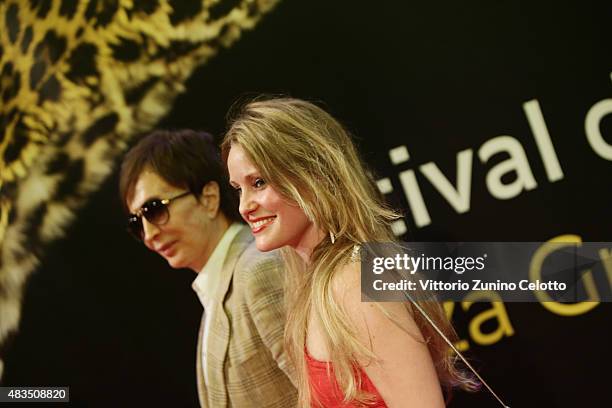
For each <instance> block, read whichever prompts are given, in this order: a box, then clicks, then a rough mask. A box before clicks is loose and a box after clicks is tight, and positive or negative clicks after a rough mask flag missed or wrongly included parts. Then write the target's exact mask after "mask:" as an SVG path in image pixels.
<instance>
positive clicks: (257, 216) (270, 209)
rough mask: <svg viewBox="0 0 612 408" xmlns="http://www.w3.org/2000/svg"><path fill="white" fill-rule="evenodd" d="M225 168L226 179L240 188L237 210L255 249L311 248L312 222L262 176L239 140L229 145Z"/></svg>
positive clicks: (312, 245)
mask: <svg viewBox="0 0 612 408" xmlns="http://www.w3.org/2000/svg"><path fill="white" fill-rule="evenodd" d="M227 168H228V172H229V176H230V183H231V184H232V186H233V187H234V188H235V189H237V190H239V192H240V214H241V215H242V217H243V218H244V219H245V221H246V222H247V223H248V224H249V226H250V227H251V231H252V233H253V235H254V236H255V244H256V245H257V249H259V250H260V251H263V252H266V251H271V250H273V249H277V248H281V247H284V246H286V245H288V246H290V247H292V248H294V249H296V250H297V251H298V252H302V250H306V251H308V252H311V251H312V248H314V246H316V244H317V243H318V239H316V237H317V236H318V234H316V231H317V229H316V228H315V226H314V224H313V222H312V221H310V220H309V219H308V217H306V214H305V213H304V211H303V210H302V209H301V208H300V207H299V206H298V204H297V203H295V202H290V201H288V200H287V199H286V198H284V197H283V196H281V195H280V194H279V193H278V191H276V189H275V188H274V187H273V186H272V185H270V184H268V183H267V181H266V180H264V179H263V177H262V175H261V172H260V171H259V169H258V168H257V166H255V164H254V163H253V162H252V161H251V159H250V158H249V157H248V156H247V154H246V152H245V151H244V149H243V148H242V147H241V146H240V145H239V144H233V145H232V147H231V149H230V152H229V155H228V158H227ZM313 237H315V239H314V242H313Z"/></svg>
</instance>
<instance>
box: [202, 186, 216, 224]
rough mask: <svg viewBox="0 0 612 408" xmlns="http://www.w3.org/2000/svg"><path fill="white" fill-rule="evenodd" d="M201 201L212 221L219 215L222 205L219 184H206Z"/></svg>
mask: <svg viewBox="0 0 612 408" xmlns="http://www.w3.org/2000/svg"><path fill="white" fill-rule="evenodd" d="M200 201H201V203H202V206H203V207H204V209H205V210H206V213H207V214H208V216H209V217H210V218H211V219H212V218H216V217H217V214H218V213H219V205H220V204H221V192H220V190H219V183H217V182H216V181H209V182H208V183H206V184H205V185H204V187H202V194H201V196H200Z"/></svg>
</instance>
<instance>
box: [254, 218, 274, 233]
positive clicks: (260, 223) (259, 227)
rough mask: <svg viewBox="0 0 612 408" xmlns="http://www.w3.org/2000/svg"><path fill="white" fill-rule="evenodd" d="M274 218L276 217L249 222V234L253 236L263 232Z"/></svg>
mask: <svg viewBox="0 0 612 408" xmlns="http://www.w3.org/2000/svg"><path fill="white" fill-rule="evenodd" d="M275 218H276V216H272V217H262V218H257V219H256V220H254V221H251V222H250V224H251V232H252V233H253V234H257V233H258V232H261V231H263V230H264V229H265V228H266V227H267V226H268V225H270V223H271V222H272V221H274V219H275Z"/></svg>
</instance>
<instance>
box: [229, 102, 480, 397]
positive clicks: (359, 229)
mask: <svg viewBox="0 0 612 408" xmlns="http://www.w3.org/2000/svg"><path fill="white" fill-rule="evenodd" d="M234 144H238V145H240V146H241V147H242V148H243V149H244V151H245V153H246V154H247V156H248V157H249V159H250V160H251V161H252V162H253V163H254V164H255V165H256V166H257V167H258V169H259V170H260V172H261V176H262V177H263V178H264V180H266V182H268V183H270V184H271V185H272V186H273V187H274V188H275V189H276V190H277V191H278V192H279V193H280V194H281V195H282V196H284V197H285V198H286V199H287V200H289V201H291V202H295V203H297V204H298V205H299V206H300V207H301V209H302V210H303V211H304V213H305V214H306V216H307V217H308V218H309V219H310V220H311V221H312V222H313V223H314V224H315V225H316V226H317V227H318V228H319V229H320V230H321V231H323V232H325V233H327V234H329V233H332V234H333V235H334V237H335V242H334V243H332V242H331V241H332V240H331V239H330V238H329V237H327V238H325V239H323V240H322V241H321V242H320V243H319V245H318V246H317V247H316V248H315V249H314V251H313V253H312V256H311V259H310V263H309V264H305V263H304V262H303V261H302V259H301V258H300V257H299V256H298V255H297V253H296V252H295V251H294V250H293V249H291V248H289V247H285V248H283V249H282V255H283V259H284V261H285V266H286V269H287V272H288V275H287V289H286V296H285V299H286V300H287V301H286V303H287V324H286V329H285V343H286V348H287V351H288V353H289V355H290V357H291V359H292V361H293V363H294V364H295V368H296V373H297V383H298V391H299V396H300V397H299V399H300V406H302V407H310V398H311V395H310V385H309V382H308V375H307V369H306V360H305V353H304V350H305V344H306V343H305V342H306V331H307V327H308V320H309V316H310V314H311V313H314V314H315V316H317V317H318V318H319V319H320V321H321V322H322V324H323V327H324V331H325V334H326V339H325V340H326V344H327V347H328V349H329V352H330V357H331V358H330V360H331V362H332V364H333V367H334V373H335V375H336V380H337V382H338V385H339V386H340V389H341V390H342V392H343V394H344V396H345V401H357V402H359V403H362V404H367V402H368V400H369V397H371V396H369V395H367V394H364V393H361V392H360V391H359V388H360V387H359V384H360V378H359V375H358V373H359V371H358V370H355V368H356V367H357V365H358V360H361V361H363V360H364V359H374V360H375V358H376V357H375V356H374V355H373V354H372V352H371V351H370V350H369V349H368V348H367V347H366V346H365V345H363V344H362V343H361V342H360V341H358V340H357V336H356V333H355V332H354V329H353V328H352V327H351V325H350V323H348V322H350V321H351V320H350V318H349V316H347V315H346V313H345V311H344V310H343V308H342V307H341V305H340V304H339V303H338V302H337V301H336V300H335V298H334V296H333V290H332V285H331V282H332V278H333V276H334V274H335V273H336V271H338V269H340V267H341V266H342V265H344V264H346V263H347V262H350V261H351V255H352V253H353V249H354V248H355V246H356V245H361V244H363V243H364V242H393V241H396V238H395V237H394V235H393V233H392V231H391V227H390V225H391V223H392V222H393V221H394V220H396V219H397V218H398V217H399V216H398V214H397V213H396V212H395V211H393V210H391V209H390V208H388V207H387V206H386V205H385V204H384V203H383V200H382V198H381V195H380V193H379V192H378V190H377V189H376V185H375V183H374V181H373V178H372V176H371V174H370V173H369V172H368V171H367V170H366V167H365V166H364V164H363V163H362V161H361V160H360V158H359V155H358V152H357V149H356V148H355V146H354V144H353V142H352V140H351V137H350V136H349V134H348V132H347V131H346V129H345V128H344V127H343V126H342V125H341V124H340V123H338V121H337V120H335V119H334V118H333V117H332V116H331V115H329V114H328V113H327V112H325V111H324V110H322V109H321V108H319V107H318V106H316V105H314V104H312V103H310V102H306V101H303V100H298V99H292V98H271V99H270V98H268V99H256V100H254V101H252V102H249V103H247V104H246V105H244V106H242V107H241V109H239V110H238V111H237V114H236V113H234V116H233V117H230V120H229V129H228V131H227V133H226V135H225V138H224V140H223V144H222V151H223V156H224V158H225V159H226V158H227V155H228V153H229V150H230V148H231V146H232V145H234ZM420 305H421V306H422V307H423V308H424V309H425V311H426V312H427V313H428V315H429V316H430V317H431V318H432V319H433V320H434V322H435V323H436V324H437V325H438V327H440V328H442V330H443V332H445V334H446V335H447V336H448V337H450V338H451V339H455V338H456V336H455V333H454V331H453V328H452V326H451V325H450V323H449V321H448V320H447V318H446V316H445V314H444V310H443V308H442V307H441V305H440V304H439V303H435V302H423V303H420ZM407 309H408V310H409V311H410V313H412V315H413V318H414V319H415V321H416V323H417V325H418V326H419V328H420V330H421V333H422V334H423V337H424V339H425V341H426V342H427V345H428V348H429V351H430V353H431V357H432V359H433V362H434V364H435V367H436V370H437V372H438V377H439V379H440V381H441V383H442V384H443V385H446V386H453V385H457V384H463V383H466V382H469V378H468V377H467V376H465V375H464V374H463V373H462V372H461V371H459V370H457V369H456V368H455V359H454V357H453V356H452V355H451V353H449V352H448V351H449V347H448V345H447V344H446V343H445V342H444V340H443V339H442V338H441V337H440V336H439V335H438V334H437V333H436V332H435V331H434V330H433V329H432V327H431V325H430V324H429V323H428V322H426V321H425V320H424V318H423V317H422V316H421V315H420V314H419V313H413V312H412V307H411V305H410V304H407ZM356 375H357V377H356Z"/></svg>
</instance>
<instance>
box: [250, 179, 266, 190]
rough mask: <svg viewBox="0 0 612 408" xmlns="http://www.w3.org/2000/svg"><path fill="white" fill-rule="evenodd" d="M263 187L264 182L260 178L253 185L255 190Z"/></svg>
mask: <svg viewBox="0 0 612 408" xmlns="http://www.w3.org/2000/svg"><path fill="white" fill-rule="evenodd" d="M265 185H266V182H265V180H264V179H260V178H258V179H257V180H255V182H254V183H253V187H255V188H261V187H263V186H265Z"/></svg>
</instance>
